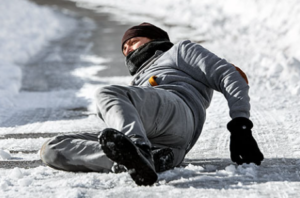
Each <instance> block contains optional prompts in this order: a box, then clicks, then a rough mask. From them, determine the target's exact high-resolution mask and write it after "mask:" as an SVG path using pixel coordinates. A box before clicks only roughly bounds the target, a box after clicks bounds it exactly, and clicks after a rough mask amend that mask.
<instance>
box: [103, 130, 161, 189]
mask: <svg viewBox="0 0 300 198" xmlns="http://www.w3.org/2000/svg"><path fill="white" fill-rule="evenodd" d="M99 142H100V144H101V148H102V150H103V151H104V153H105V154H106V155H107V157H108V158H110V159H111V160H113V161H114V162H117V163H118V164H121V165H124V166H125V167H126V168H127V170H128V173H129V174H130V176H131V178H132V179H133V180H134V181H135V183H136V184H137V185H139V186H141V185H145V186H148V185H153V184H154V183H155V182H156V181H157V174H156V172H155V169H154V167H153V166H152V165H151V164H150V163H149V161H148V160H147V159H146V158H145V157H144V156H143V155H142V154H141V152H140V151H139V148H137V147H136V146H135V145H134V143H133V142H132V141H131V140H130V139H129V138H128V137H127V136H125V135H124V134H123V133H120V132H118V131H116V130H114V129H106V130H104V131H103V132H102V134H101V136H100V137H99Z"/></svg>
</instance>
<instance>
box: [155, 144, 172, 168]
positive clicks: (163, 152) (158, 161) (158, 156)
mask: <svg viewBox="0 0 300 198" xmlns="http://www.w3.org/2000/svg"><path fill="white" fill-rule="evenodd" d="M152 154H153V159H154V165H155V170H156V172H157V173H161V172H164V171H167V170H170V169H172V168H173V161H174V154H173V151H172V149H171V148H158V149H152Z"/></svg>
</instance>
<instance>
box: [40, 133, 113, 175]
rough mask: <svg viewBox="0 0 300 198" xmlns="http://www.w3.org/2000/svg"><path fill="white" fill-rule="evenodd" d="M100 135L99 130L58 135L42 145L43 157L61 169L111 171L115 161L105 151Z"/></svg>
mask: <svg viewBox="0 0 300 198" xmlns="http://www.w3.org/2000/svg"><path fill="white" fill-rule="evenodd" d="M98 136H99V132H98V133H78V134H67V135H59V136H56V137H54V138H52V139H50V140H48V141H47V142H46V143H45V144H44V145H43V146H42V148H41V151H40V155H41V159H42V161H43V162H44V163H45V164H47V165H48V166H50V167H52V168H55V169H59V170H65V171H74V172H78V171H84V172H85V171H97V172H109V171H110V170H111V168H112V166H113V162H112V161H111V160H110V159H109V158H108V157H107V156H106V155H105V154H104V153H103V151H102V149H101V146H100V145H99V143H98Z"/></svg>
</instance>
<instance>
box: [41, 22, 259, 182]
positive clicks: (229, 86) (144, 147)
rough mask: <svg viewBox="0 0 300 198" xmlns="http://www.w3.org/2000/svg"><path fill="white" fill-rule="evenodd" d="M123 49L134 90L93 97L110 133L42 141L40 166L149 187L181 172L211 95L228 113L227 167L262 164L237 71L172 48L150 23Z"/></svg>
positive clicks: (126, 39) (192, 50)
mask: <svg viewBox="0 0 300 198" xmlns="http://www.w3.org/2000/svg"><path fill="white" fill-rule="evenodd" d="M122 51H123V54H124V55H125V56H126V65H127V67H128V69H129V72H130V74H131V75H133V76H134V77H133V81H132V85H131V86H116V85H111V86H106V87H103V88H100V89H99V90H98V91H97V93H96V102H97V108H98V115H99V117H100V118H101V119H102V120H104V122H105V123H106V124H107V126H108V128H107V129H104V130H103V131H101V132H99V133H85V134H72V135H60V136H57V137H55V138H53V139H51V140H49V141H47V142H46V143H45V144H44V145H43V147H42V149H41V158H42V160H43V162H44V163H46V164H47V165H49V166H51V167H53V168H56V169H61V170H67V171H99V172H109V171H113V172H119V171H120V170H122V169H125V170H127V171H128V173H129V174H130V176H131V177H132V179H133V180H134V181H135V182H136V184H138V185H152V184H153V183H155V182H156V180H157V172H162V171H165V170H168V169H171V168H173V167H176V166H179V165H180V164H181V162H182V161H183V159H184V157H185V155H186V154H187V152H188V151H189V150H190V149H191V148H192V147H193V146H194V144H195V143H196V141H197V139H198V137H199V135H200V133H201V130H202V127H203V124H204V121H205V115H206V109H207V108H208V106H209V104H210V102H211V99H212V96H213V90H216V91H219V92H221V93H223V95H224V96H225V98H226V99H227V101H228V105H229V109H230V116H231V118H232V120H231V121H230V122H229V123H228V125H227V128H228V130H229V131H230V132H231V137H230V151H231V159H232V161H233V162H236V163H237V164H242V163H251V162H253V163H255V164H257V165H260V163H261V161H262V160H263V154H262V153H261V152H260V150H259V148H258V145H257V143H256V141H255V140H254V138H253V136H252V134H251V133H252V132H251V128H252V127H253V124H252V122H251V121H250V120H249V117H250V113H249V111H250V104H249V96H248V90H249V86H248V84H247V83H248V81H247V77H246V75H245V74H244V73H243V72H242V71H241V70H240V69H238V68H237V67H235V66H233V65H232V64H230V63H228V62H227V61H226V60H224V59H221V58H219V57H217V56H216V55H214V54H213V53H211V52H209V51H208V50H206V49H205V48H203V47H202V46H201V45H198V44H195V43H192V42H190V41H182V42H179V43H177V44H175V45H173V44H172V43H171V42H170V40H169V37H168V34H167V33H166V32H165V31H163V30H162V29H160V28H158V27H156V26H154V25H152V24H149V23H142V24H140V25H138V26H134V27H132V28H130V29H128V30H127V31H126V32H125V34H124V36H123V39H122ZM98 141H99V143H98Z"/></svg>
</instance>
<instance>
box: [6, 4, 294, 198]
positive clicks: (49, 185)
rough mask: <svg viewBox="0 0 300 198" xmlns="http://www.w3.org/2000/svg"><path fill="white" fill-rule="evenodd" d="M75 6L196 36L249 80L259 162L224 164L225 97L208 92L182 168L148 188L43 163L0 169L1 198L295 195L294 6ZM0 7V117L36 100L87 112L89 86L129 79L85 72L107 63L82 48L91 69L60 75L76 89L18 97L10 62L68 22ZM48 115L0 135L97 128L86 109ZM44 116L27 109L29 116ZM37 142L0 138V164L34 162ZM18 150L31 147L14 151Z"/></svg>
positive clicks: (15, 65)
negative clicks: (77, 84) (78, 83)
mask: <svg viewBox="0 0 300 198" xmlns="http://www.w3.org/2000/svg"><path fill="white" fill-rule="evenodd" d="M76 2H77V4H78V6H81V7H86V8H89V9H92V10H95V11H97V12H110V13H113V14H114V19H117V20H118V21H120V22H122V23H124V24H126V22H127V21H129V20H131V22H134V23H136V24H139V23H141V22H143V21H148V22H151V23H154V24H156V25H158V26H160V27H162V28H163V29H165V30H166V31H167V32H169V35H170V38H171V40H172V41H173V42H177V41H179V40H181V39H191V40H193V41H204V42H201V45H203V46H204V47H205V48H207V49H209V50H210V51H212V52H214V53H215V54H217V55H218V56H220V57H224V58H225V59H227V60H228V61H230V62H232V63H234V64H235V65H237V66H239V67H240V68H241V69H242V70H244V71H245V73H246V74H247V75H248V78H249V81H250V97H251V106H252V110H251V120H252V121H253V122H254V129H253V135H254V137H255V138H256V140H257V141H258V144H259V146H260V148H261V150H262V152H263V153H264V155H265V158H266V159H265V160H264V162H263V163H262V165H261V166H256V165H254V164H249V165H246V164H244V165H241V166H236V165H234V164H233V163H232V162H231V161H230V156H229V150H228V145H229V133H228V131H227V130H226V123H227V122H228V121H229V120H230V117H229V115H228V108H227V107H226V105H225V104H226V100H225V99H224V97H223V96H222V95H221V94H219V93H216V94H215V96H214V100H213V102H212V104H211V106H210V108H209V110H208V115H207V119H206V123H205V126H204V129H203V133H202V134H201V136H200V139H199V141H198V142H197V144H196V145H195V147H194V148H193V149H192V150H191V151H190V153H188V155H187V157H186V161H185V163H184V166H183V167H178V168H175V169H173V170H170V171H166V172H163V173H161V174H159V179H158V182H157V183H156V184H155V185H154V186H152V187H138V186H136V185H135V183H134V182H133V181H132V179H131V178H130V176H129V175H128V174H127V173H121V174H112V173H109V174H101V173H70V172H63V171H58V170H55V169H51V168H49V167H45V166H38V167H36V168H30V169H25V168H14V169H4V168H0V194H1V195H2V196H3V197H21V196H22V197H41V196H43V197H64V198H67V197H72V198H73V197H180V198H182V197H195V195H196V196H197V197H298V192H299V190H300V185H299V184H300V183H299V181H300V169H299V164H300V160H299V159H300V136H299V128H300V111H299V106H300V101H299V95H300V48H299V43H300V37H299V33H300V23H299V20H300V4H299V3H298V1H297V0H288V1H279V0H266V1H254V0H245V1H237V0H228V1H222V0H213V1H211V0H202V1H196V0H190V1H181V0H172V1H171V0H164V1H161V0H144V1H143V4H141V3H140V1H137V0H126V1H122V0H110V1H104V0H76ZM0 13H1V14H0V26H1V30H0V42H1V45H0V79H1V83H0V119H1V116H3V115H4V113H3V112H5V114H8V115H14V114H13V113H16V112H17V111H18V110H27V109H29V110H30V109H33V108H37V109H39V108H42V107H45V106H47V107H52V108H64V109H72V108H77V107H78V106H82V107H86V106H87V107H88V108H89V110H90V111H91V112H93V111H94V109H93V108H94V105H93V101H92V99H91V98H92V96H93V92H94V90H95V89H96V88H97V87H99V86H103V85H106V84H128V83H129V82H130V79H131V77H130V76H116V77H101V78H100V77H97V76H95V74H96V73H97V72H101V70H103V69H105V68H107V67H108V66H109V61H110V60H109V59H108V58H107V57H98V56H95V55H93V54H92V55H82V56H81V57H80V58H81V59H82V60H87V61H89V62H91V63H92V64H91V65H89V66H87V67H84V68H82V67H81V68H77V69H75V70H72V71H70V74H72V75H73V76H76V77H78V78H80V79H82V80H84V82H85V84H84V86H82V88H81V89H80V90H54V91H49V92H21V93H19V89H20V86H21V80H22V72H21V69H20V67H22V65H24V64H26V61H28V60H29V59H30V58H32V57H33V56H34V54H35V53H37V52H38V51H39V50H40V49H42V48H43V47H44V46H45V45H47V43H48V42H49V41H50V40H51V39H55V38H57V35H59V34H62V33H63V34H67V32H65V29H68V30H69V31H71V30H72V28H73V27H72V25H70V26H69V28H65V27H66V26H65V25H64V24H65V20H67V19H64V18H61V16H59V17H58V15H57V13H55V12H54V11H53V10H51V9H49V8H45V7H39V6H36V5H34V4H32V3H30V2H28V1H25V0H23V1H21V0H10V1H2V2H1V4H0ZM38 16H43V18H40V17H38ZM21 19H22V20H21ZM21 21H22V23H21ZM71 24H72V23H71ZM32 38H37V39H32ZM12 54H13V55H12ZM48 60H49V61H53V60H55V61H58V62H59V61H62V58H61V56H59V54H54V55H53V54H52V55H50V56H49V57H48ZM57 101H59V102H57ZM8 107H9V108H8ZM7 109H9V111H8V110H7ZM1 113H2V114H1ZM46 113H48V112H46ZM50 113H51V116H52V117H51V119H50V120H49V121H47V122H36V123H26V124H23V125H22V126H21V127H19V128H17V127H13V126H9V127H6V126H5V127H3V126H0V134H1V135H2V134H19V133H27V132H28V133H29V132H32V131H34V129H35V128H38V129H39V131H38V132H40V133H46V132H47V133H55V132H62V133H63V132H72V130H74V129H76V132H85V131H86V130H90V131H96V130H99V129H101V128H104V127H105V125H104V123H101V122H97V121H95V120H96V119H95V115H88V116H87V117H86V118H83V119H77V120H75V119H74V120H72V119H69V120H57V119H55V117H56V113H57V114H60V113H61V112H50ZM64 113H66V112H64ZM44 114H45V112H43V111H41V112H38V111H36V112H35V115H36V116H40V115H44ZM65 116H67V117H69V116H72V114H70V115H69V114H68V113H66V114H65ZM70 129H71V130H70ZM74 131H75V130H74ZM47 139H48V138H42V137H40V138H26V139H12V138H8V139H0V162H5V161H14V162H16V161H21V162H22V161H23V160H37V159H39V157H38V150H39V149H40V147H41V145H42V144H43V143H44V142H45V141H46V140H47ZM9 150H10V151H12V150H13V151H20V152H18V153H10V151H9ZM22 150H31V151H36V153H22V152H21V151H22Z"/></svg>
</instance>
